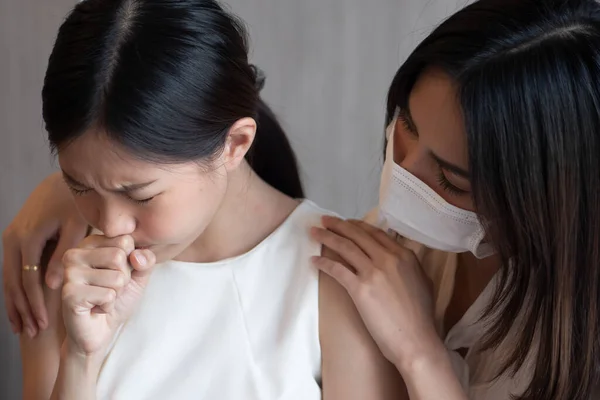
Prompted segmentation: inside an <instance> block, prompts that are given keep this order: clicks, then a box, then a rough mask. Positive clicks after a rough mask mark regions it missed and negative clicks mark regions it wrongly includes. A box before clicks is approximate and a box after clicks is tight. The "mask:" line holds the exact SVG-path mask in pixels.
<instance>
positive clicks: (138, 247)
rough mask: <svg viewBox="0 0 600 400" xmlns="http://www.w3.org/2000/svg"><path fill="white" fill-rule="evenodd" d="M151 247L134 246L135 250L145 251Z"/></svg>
mask: <svg viewBox="0 0 600 400" xmlns="http://www.w3.org/2000/svg"><path fill="white" fill-rule="evenodd" d="M151 247H152V245H145V246H135V249H136V250H147V249H149V248H151Z"/></svg>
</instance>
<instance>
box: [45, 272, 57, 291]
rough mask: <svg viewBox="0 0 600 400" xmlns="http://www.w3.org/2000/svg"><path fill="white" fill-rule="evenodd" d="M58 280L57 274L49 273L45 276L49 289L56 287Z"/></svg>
mask: <svg viewBox="0 0 600 400" xmlns="http://www.w3.org/2000/svg"><path fill="white" fill-rule="evenodd" d="M58 280H59V278H58V276H57V275H55V274H51V275H48V276H47V277H46V284H47V285H48V287H49V288H50V289H56V288H57V286H58V283H59V282H58Z"/></svg>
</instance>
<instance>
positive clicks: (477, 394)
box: [365, 210, 532, 400]
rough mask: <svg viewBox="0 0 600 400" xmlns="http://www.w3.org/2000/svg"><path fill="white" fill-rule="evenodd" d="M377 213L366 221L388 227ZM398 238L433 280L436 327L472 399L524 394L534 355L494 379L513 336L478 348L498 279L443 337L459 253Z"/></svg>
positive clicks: (497, 399)
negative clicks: (508, 373)
mask: <svg viewBox="0 0 600 400" xmlns="http://www.w3.org/2000/svg"><path fill="white" fill-rule="evenodd" d="M377 216H378V213H377V210H373V211H371V212H369V213H368V214H367V215H366V216H365V221H366V222H368V223H371V224H373V225H376V226H378V227H379V228H381V229H384V230H385V229H387V226H386V225H385V223H379V222H378V217H377ZM396 237H397V240H398V241H399V242H400V243H402V245H404V246H405V247H407V248H409V249H411V250H412V251H413V252H414V253H415V255H416V256H417V258H418V260H419V262H420V263H421V267H422V268H423V270H424V271H425V273H426V274H427V276H428V277H429V278H430V279H431V281H432V283H433V288H434V305H435V311H434V312H435V323H436V328H437V331H438V334H439V335H440V338H441V339H442V340H443V341H444V344H445V345H446V348H447V350H448V353H449V355H450V358H451V360H452V364H453V367H454V370H455V373H456V374H457V376H458V378H459V379H460V381H461V383H462V385H463V387H464V388H465V390H466V391H467V392H468V393H469V398H470V399H473V400H508V399H510V395H511V394H512V395H518V394H520V393H522V392H523V390H524V389H525V388H526V387H527V385H528V383H529V381H530V379H531V372H532V368H531V365H532V364H531V362H532V355H531V354H530V356H529V357H528V360H527V361H526V362H525V364H524V365H523V368H521V370H520V371H519V372H518V373H517V374H516V375H515V376H514V377H511V376H501V377H499V378H498V379H495V380H494V376H495V375H496V368H498V365H500V364H501V363H502V356H503V354H506V352H505V351H502V348H505V347H504V346H510V343H511V340H510V338H511V335H510V334H509V335H508V337H507V338H506V339H505V341H504V342H503V343H502V344H501V346H500V347H499V348H498V349H496V350H493V351H486V352H480V351H478V350H477V348H478V344H479V341H480V339H481V338H482V336H483V334H484V332H485V326H484V323H483V322H480V321H478V320H479V316H480V315H481V313H482V312H483V310H484V309H485V307H486V306H487V304H488V303H489V301H490V300H491V296H492V295H493V291H494V287H495V283H496V279H492V281H491V282H490V283H489V284H488V286H487V287H486V288H485V289H484V291H483V292H482V293H481V295H480V296H479V297H478V298H477V299H476V300H475V302H474V303H473V304H472V305H471V307H470V308H469V309H468V310H467V311H466V312H465V314H464V316H463V317H462V318H461V319H460V320H459V321H458V322H457V323H456V325H455V326H453V327H451V328H450V330H449V331H448V334H447V335H445V336H444V332H445V329H444V315H445V313H446V309H447V308H448V305H449V304H450V300H451V299H452V294H453V292H454V284H455V276H456V270H457V266H458V264H457V263H458V256H457V255H456V254H454V253H447V252H444V251H440V250H433V249H429V248H427V247H425V246H423V245H422V244H420V243H417V242H414V241H411V240H408V239H405V238H402V237H400V236H398V235H396ZM519 326H520V323H519V318H515V324H514V325H513V330H516V329H518V327H519ZM461 348H467V349H469V350H468V352H467V354H466V356H465V357H464V358H463V357H462V356H461V355H460V354H459V353H458V350H459V349H461Z"/></svg>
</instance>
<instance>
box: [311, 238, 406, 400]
mask: <svg viewBox="0 0 600 400" xmlns="http://www.w3.org/2000/svg"><path fill="white" fill-rule="evenodd" d="M322 254H323V255H325V256H327V257H330V258H336V259H337V260H338V261H341V259H340V258H339V256H337V254H335V253H334V252H333V251H331V250H330V249H327V248H324V249H323V251H322ZM319 335H320V341H321V349H322V350H321V351H322V359H323V365H322V371H323V399H324V400H337V399H344V400H354V399H356V400H358V399H370V400H392V399H393V400H398V399H403V398H406V399H408V396H407V395H406V389H405V386H404V383H403V381H402V378H401V377H400V374H399V373H398V371H397V370H396V368H395V367H394V366H393V365H392V364H391V363H389V362H388V360H387V359H386V358H385V357H384V356H383V355H382V354H381V352H380V351H379V348H378V347H377V345H376V344H375V342H374V341H373V339H372V338H371V335H370V334H369V332H368V330H367V328H366V327H365V325H364V323H363V321H362V319H361V317H360V315H359V313H358V311H357V309H356V307H355V306H354V303H353V301H352V299H351V298H350V296H349V295H348V293H347V292H346V290H345V289H344V288H343V287H342V286H341V285H340V284H338V283H337V282H336V281H335V280H334V279H333V278H331V277H330V276H328V275H327V274H325V273H320V275H319Z"/></svg>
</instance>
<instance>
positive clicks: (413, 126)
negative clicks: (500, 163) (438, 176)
mask: <svg viewBox="0 0 600 400" xmlns="http://www.w3.org/2000/svg"><path fill="white" fill-rule="evenodd" d="M402 113H404V118H405V119H406V122H408V123H409V124H410V127H411V129H412V130H413V131H414V134H415V135H416V136H417V137H418V136H419V131H418V130H417V125H416V124H415V121H414V120H413V118H412V114H411V113H410V108H409V107H408V104H407V105H406V107H404V108H403V109H402ZM429 155H430V156H431V157H432V158H433V159H434V160H435V161H436V162H437V163H438V164H439V165H440V167H441V168H442V169H445V170H447V171H450V172H452V173H453V174H456V175H458V176H460V177H463V178H465V179H469V177H470V174H469V171H467V170H465V169H462V168H460V167H459V166H457V165H454V164H452V163H450V162H448V161H446V160H444V159H443V158H440V157H439V156H438V155H437V154H435V153H434V152H432V151H431V150H429Z"/></svg>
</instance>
